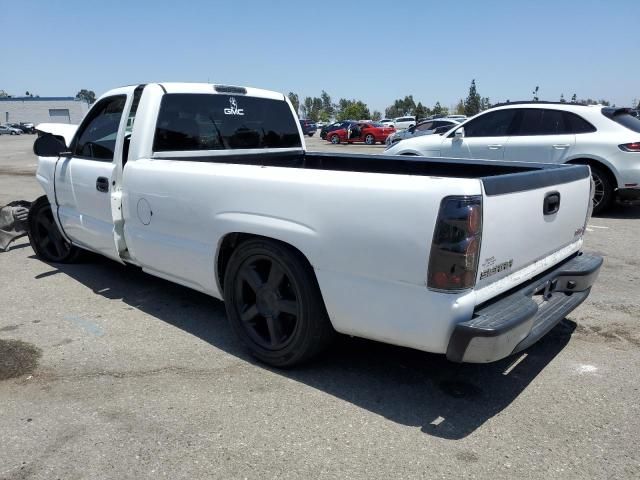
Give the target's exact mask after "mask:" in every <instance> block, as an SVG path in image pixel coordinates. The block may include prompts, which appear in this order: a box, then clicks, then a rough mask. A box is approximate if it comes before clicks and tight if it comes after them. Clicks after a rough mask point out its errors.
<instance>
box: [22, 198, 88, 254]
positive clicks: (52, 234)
mask: <svg viewBox="0 0 640 480" xmlns="http://www.w3.org/2000/svg"><path fill="white" fill-rule="evenodd" d="M28 225H29V230H28V232H27V234H28V236H29V243H30V244H31V248H32V249H33V251H34V252H35V253H36V255H37V256H38V258H40V259H41V260H44V261H45V262H50V263H74V262H76V261H77V260H78V257H79V256H80V253H81V250H80V249H79V248H78V247H74V246H73V245H71V244H70V243H69V242H67V241H66V240H65V239H64V237H63V236H62V234H61V233H60V230H58V226H57V225H56V222H55V221H54V219H53V212H52V211H51V205H50V204H49V200H48V199H47V197H46V196H42V197H40V198H38V199H37V200H36V201H35V202H33V204H32V205H31V208H30V209H29V220H28Z"/></svg>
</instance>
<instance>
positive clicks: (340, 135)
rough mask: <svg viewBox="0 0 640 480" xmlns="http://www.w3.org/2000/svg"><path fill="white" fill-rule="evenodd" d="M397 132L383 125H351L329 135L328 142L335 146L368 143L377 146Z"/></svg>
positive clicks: (374, 123) (372, 123)
mask: <svg viewBox="0 0 640 480" xmlns="http://www.w3.org/2000/svg"><path fill="white" fill-rule="evenodd" d="M395 131H396V130H395V128H393V127H385V126H384V125H382V124H381V123H377V122H371V123H359V122H358V123H351V124H350V125H349V126H348V127H347V128H339V129H337V130H334V131H332V132H330V133H329V134H327V138H326V140H328V141H330V142H331V143H333V144H339V143H342V142H347V143H361V142H363V143H366V144H367V145H375V143H376V142H380V143H384V142H385V140H386V139H387V137H388V136H389V135H391V134H392V133H394V132H395Z"/></svg>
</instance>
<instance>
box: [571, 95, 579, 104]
mask: <svg viewBox="0 0 640 480" xmlns="http://www.w3.org/2000/svg"><path fill="white" fill-rule="evenodd" d="M577 101H578V97H577V96H576V94H575V93H574V94H573V95H572V96H571V103H576V102H577Z"/></svg>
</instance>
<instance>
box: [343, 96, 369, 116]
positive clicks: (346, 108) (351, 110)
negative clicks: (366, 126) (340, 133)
mask: <svg viewBox="0 0 640 480" xmlns="http://www.w3.org/2000/svg"><path fill="white" fill-rule="evenodd" d="M338 107H339V111H338V112H337V114H336V118H337V119H338V120H361V119H364V118H371V113H370V112H369V107H367V105H366V104H365V103H364V102H362V101H360V100H346V99H344V98H341V99H340V101H339V102H338Z"/></svg>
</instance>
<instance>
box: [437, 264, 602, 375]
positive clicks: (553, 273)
mask: <svg viewBox="0 0 640 480" xmlns="http://www.w3.org/2000/svg"><path fill="white" fill-rule="evenodd" d="M601 265H602V257H599V256H596V255H588V254H579V255H577V256H575V257H573V258H571V259H569V260H567V261H565V262H563V263H561V264H560V265H556V266H555V267H553V268H552V269H551V270H549V271H547V272H544V273H543V274H541V275H539V276H538V277H536V278H534V279H532V280H530V281H529V282H526V283H525V284H524V285H521V286H519V287H517V288H516V289H515V290H513V291H511V292H508V293H507V294H505V295H502V296H501V297H499V298H498V299H496V300H494V301H491V302H490V303H487V304H484V305H481V306H480V307H479V308H477V309H476V311H475V312H474V316H473V318H472V319H471V320H469V321H467V322H462V323H459V324H458V325H456V327H455V329H454V332H453V334H452V335H451V339H450V341H449V345H448V348H447V358H448V359H449V360H451V361H454V362H473V363H486V362H493V361H496V360H500V359H502V358H505V357H507V356H509V355H511V354H512V353H516V352H519V351H521V350H524V349H525V348H528V347H530V346H531V345H533V344H534V343H535V342H536V341H538V340H539V339H540V338H542V337H543V336H544V335H545V334H547V333H548V332H549V331H550V330H551V329H552V328H553V327H554V326H555V325H556V324H558V323H559V322H560V321H561V320H562V319H563V318H564V317H565V316H566V315H568V314H569V313H570V312H571V311H572V310H573V309H575V308H576V307H577V306H578V305H580V304H581V303H582V302H584V300H585V299H586V298H587V297H588V296H589V292H590V290H591V286H592V285H593V283H594V282H595V280H596V278H597V276H598V272H599V271H600V266H601ZM536 300H538V301H536Z"/></svg>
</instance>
